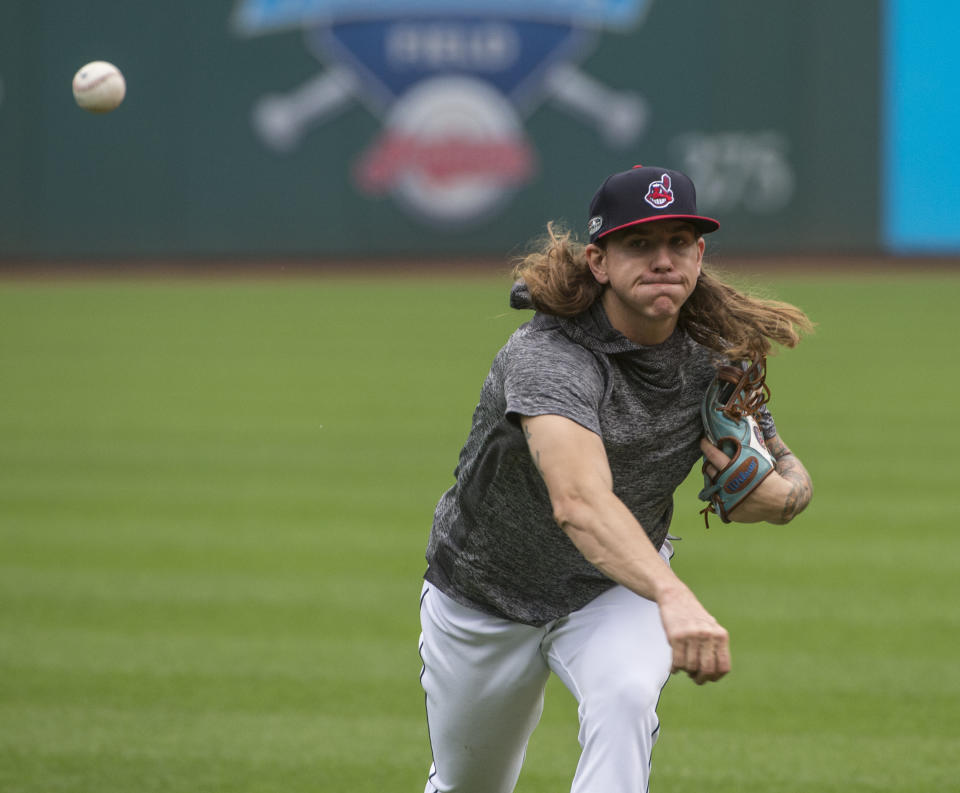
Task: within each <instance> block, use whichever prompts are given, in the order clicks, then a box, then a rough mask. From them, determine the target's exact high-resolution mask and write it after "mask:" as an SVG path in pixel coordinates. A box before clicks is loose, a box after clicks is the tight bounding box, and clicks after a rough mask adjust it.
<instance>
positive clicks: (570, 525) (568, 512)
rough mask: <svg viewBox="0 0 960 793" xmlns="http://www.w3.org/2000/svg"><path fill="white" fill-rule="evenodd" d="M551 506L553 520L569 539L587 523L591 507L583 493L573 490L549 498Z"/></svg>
mask: <svg viewBox="0 0 960 793" xmlns="http://www.w3.org/2000/svg"><path fill="white" fill-rule="evenodd" d="M551 506H552V507H553V519H554V521H555V522H556V524H557V525H558V526H559V527H560V528H561V529H563V531H564V533H566V534H567V535H568V536H570V538H571V539H573V538H574V535H576V534H578V533H580V532H582V531H583V530H584V529H585V527H586V526H587V525H588V524H589V514H590V513H591V511H592V507H591V506H590V505H589V504H588V502H587V500H586V498H585V497H584V495H583V494H581V493H579V492H577V491H575V490H571V491H567V492H564V493H561V494H557V495H556V496H554V497H553V498H551Z"/></svg>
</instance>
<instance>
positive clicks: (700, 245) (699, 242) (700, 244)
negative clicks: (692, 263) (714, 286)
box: [697, 235, 707, 276]
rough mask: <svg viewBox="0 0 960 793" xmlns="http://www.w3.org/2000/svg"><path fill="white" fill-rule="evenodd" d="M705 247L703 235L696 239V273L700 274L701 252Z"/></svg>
mask: <svg viewBox="0 0 960 793" xmlns="http://www.w3.org/2000/svg"><path fill="white" fill-rule="evenodd" d="M706 249H707V241H706V240H705V239H704V238H703V235H701V236H700V238H699V239H698V240H697V251H698V252H697V275H698V276H699V275H700V270H701V269H702V267H703V252H704V251H705V250H706Z"/></svg>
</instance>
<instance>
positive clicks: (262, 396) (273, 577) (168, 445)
mask: <svg viewBox="0 0 960 793" xmlns="http://www.w3.org/2000/svg"><path fill="white" fill-rule="evenodd" d="M769 283H770V284H771V286H772V292H773V293H774V294H776V295H777V296H779V297H781V298H783V299H787V300H790V301H793V302H796V303H798V304H800V305H801V306H803V307H804V308H806V309H807V310H808V311H809V313H810V314H811V315H812V317H813V318H814V320H816V321H817V322H818V323H819V327H818V330H817V333H816V334H815V335H814V336H813V337H811V338H810V339H809V340H807V341H806V342H804V344H802V345H801V347H800V348H798V349H797V350H795V351H788V352H785V353H783V354H782V355H780V356H778V357H776V358H774V359H772V361H771V363H770V367H769V368H770V374H769V381H770V384H771V386H772V388H773V394H774V396H773V401H772V405H771V406H772V409H773V412H774V414H775V416H776V418H777V421H778V424H779V427H780V430H781V433H782V435H783V437H784V439H785V440H786V442H787V443H788V445H790V446H792V447H793V448H794V450H795V451H796V452H797V453H798V454H799V455H800V456H801V457H802V458H803V459H804V461H805V462H806V463H807V465H808V467H809V469H810V470H811V472H812V474H813V477H814V480H815V496H814V503H813V505H812V506H811V508H810V509H809V510H808V512H807V513H805V514H804V515H803V516H802V517H801V518H800V519H798V520H797V521H796V522H795V523H794V524H792V525H790V526H786V527H772V526H765V525H762V526H736V525H729V526H725V525H723V524H721V523H720V522H719V521H714V522H713V526H712V528H711V529H710V530H709V531H708V530H705V529H704V527H703V522H702V519H701V518H700V516H699V515H698V514H697V513H698V510H699V507H700V504H699V502H697V501H696V498H695V494H696V489H697V487H698V485H699V483H698V482H697V481H696V479H695V478H691V479H690V480H689V481H688V482H687V483H686V484H685V485H684V487H683V488H682V490H681V492H680V493H679V494H678V503H677V519H676V521H675V525H674V532H675V533H677V534H680V535H681V536H682V537H683V541H682V542H681V543H679V552H678V555H677V557H676V559H675V569H676V570H677V571H678V572H679V573H680V575H681V576H682V577H683V578H685V579H686V580H687V581H688V582H689V583H690V584H691V586H692V587H693V588H694V590H695V591H696V592H697V593H698V594H699V595H700V597H701V599H702V600H703V601H704V603H705V604H706V605H707V607H708V608H710V609H711V610H713V611H714V613H715V614H716V615H717V617H718V618H719V619H720V620H721V622H723V623H724V624H725V625H726V626H727V627H728V628H729V629H730V631H731V634H732V637H733V639H732V642H733V653H734V671H733V673H732V674H731V675H730V676H729V677H728V678H727V679H726V680H724V681H722V682H721V683H719V684H716V685H712V686H708V687H704V688H698V687H696V686H694V685H693V684H692V683H690V682H689V681H688V680H686V679H680V678H677V679H675V680H674V681H672V683H671V684H670V685H669V686H668V687H667V689H666V691H665V693H664V695H663V699H662V702H661V708H660V713H661V720H662V722H663V730H662V736H661V739H660V743H659V744H658V746H657V749H656V752H655V757H654V777H653V784H652V787H651V790H653V791H654V793H656V791H661V792H662V793H666V791H669V792H670V793H693V792H694V791H704V790H708V791H711V793H774V792H775V791H782V792H783V793H809V791H818V793H825V792H826V791H836V792H837V793H841V792H842V793H853V792H854V791H863V792H864V793H866V792H867V791H869V792H870V793H873V792H874V791H891V792H892V791H897V792H898V793H902V791H911V792H916V791H944V790H949V789H956V786H957V784H958V783H957V780H958V778H960V777H958V775H960V770H958V766H957V757H960V664H958V660H957V651H958V648H960V616H958V614H960V611H958V604H960V575H958V573H957V568H958V566H960V561H958V560H960V530H958V527H957V525H956V523H957V519H956V513H957V497H956V487H957V485H956V481H955V480H956V479H957V473H958V468H960V466H958V464H957V454H958V452H957V449H958V447H960V425H958V422H957V418H956V415H957V410H956V406H957V403H958V396H957V394H958V391H960V366H958V364H960V354H958V350H957V346H958V341H960V340H958V333H957V330H956V328H957V315H958V305H960V277H952V276H950V275H947V274H941V275H935V274H926V275H920V276H913V277H906V276H903V277H892V276H873V277H869V278H859V277H854V276H845V277H840V276H835V277H829V278H827V277H823V278H817V277H805V278H792V279H790V278H786V277H782V276H777V277H773V278H770V279H769ZM507 287H508V279H507V278H506V277H503V278H492V277H483V278H479V277H478V278H475V279H472V280H429V279H426V278H424V279H422V280H400V279H397V280H389V279H380V280H364V281H361V280H357V281H346V280H337V279H313V280H311V279H299V280H294V279H291V280H285V281H273V282H271V281H253V280H248V281H241V280H234V281H230V280H221V281H209V282H201V281H182V282H176V281H167V282H164V281H153V282H143V281H136V280H127V281H120V280H117V281H101V282H75V283H33V282H14V281H8V282H5V283H0V372H2V381H0V790H2V791H4V793H58V792H60V791H71V792H72V791H78V792H82V793H150V792H151V791H165V792H166V791H183V793H206V792H207V791H210V792H211V793H212V792H213V791H218V792H222V793H241V792H242V793H246V792H248V791H249V792H250V793H252V792H253V791H257V792H258V793H259V792H261V791H263V792H267V791H278V792H280V791H282V793H299V792H300V791H304V792H305V791H331V792H333V791H350V793H388V792H389V793H400V791H409V792H410V793H413V792H414V791H416V792H417V793H419V791H420V790H422V789H423V782H424V775H425V772H426V768H427V765H428V763H429V750H428V746H427V738H426V731H425V726H424V723H423V706H422V693H421V691H420V688H419V680H418V675H419V671H420V661H419V657H418V655H417V636H418V632H419V627H418V623H417V601H418V594H419V588H420V580H419V579H420V576H421V574H422V570H423V564H424V563H423V547H424V544H425V542H426V538H427V533H428V531H429V526H430V520H431V514H432V510H433V506H434V504H435V502H436V500H437V498H438V496H439V495H440V493H441V491H442V490H443V489H445V488H446V487H447V486H449V484H450V482H451V480H452V471H453V468H454V466H455V464H456V458H457V453H458V451H459V446H460V443H461V442H462V440H463V438H464V436H465V434H466V431H467V428H468V424H469V420H470V415H471V413H472V410H473V406H474V404H475V402H476V397H477V394H478V393H479V388H480V384H481V382H482V379H483V376H484V375H485V372H486V368H487V366H488V364H489V362H490V360H491V359H492V357H493V355H494V353H495V352H496V350H497V348H498V347H499V346H500V344H501V343H502V342H503V340H504V339H505V338H506V336H507V335H508V333H509V332H510V331H511V330H512V329H513V328H514V327H515V326H516V325H517V324H518V323H519V322H520V321H522V320H523V319H524V318H525V316H526V315H525V314H521V313H519V312H515V311H511V310H510V309H508V308H507V306H506V291H507ZM576 735H577V726H576V708H575V705H574V703H573V700H572V698H571V697H570V696H569V694H567V692H566V691H565V690H563V688H562V687H561V686H559V685H557V684H556V683H551V687H550V691H549V697H548V701H547V709H546V713H545V715H544V719H543V723H542V724H541V727H540V729H539V730H538V731H537V733H536V735H535V737H534V741H533V743H532V744H531V747H530V751H529V755H528V761H527V765H526V768H525V770H524V773H523V776H522V777H521V781H520V785H519V787H518V791H519V793H556V792H557V791H563V790H567V789H568V788H569V781H570V779H571V777H572V774H573V769H574V766H575V763H576V757H577V752H578V747H577V743H576Z"/></svg>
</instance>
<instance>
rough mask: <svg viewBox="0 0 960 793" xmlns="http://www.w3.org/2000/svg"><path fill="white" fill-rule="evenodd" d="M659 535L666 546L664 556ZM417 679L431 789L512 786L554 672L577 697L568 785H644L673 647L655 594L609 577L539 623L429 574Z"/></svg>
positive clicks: (632, 792) (630, 789) (492, 790)
mask: <svg viewBox="0 0 960 793" xmlns="http://www.w3.org/2000/svg"><path fill="white" fill-rule="evenodd" d="M671 552H672V549H671V547H670V543H669V542H667V543H665V544H664V547H663V548H662V549H661V555H663V557H664V558H665V559H667V560H669V557H670V554H671ZM420 622H421V626H422V630H423V632H422V634H421V636H420V655H421V658H422V659H423V672H422V673H421V681H422V683H423V688H424V691H425V692H426V704H427V728H428V730H429V735H430V745H431V749H432V751H433V765H432V766H431V768H430V774H429V778H428V781H427V785H426V788H425V793H511V792H512V791H513V789H514V786H515V785H516V782H517V778H518V777H519V775H520V767H521V765H522V764H523V758H524V752H525V750H526V746H527V742H528V740H529V738H530V735H531V734H532V732H533V729H534V727H536V725H537V723H538V721H539V720H540V715H541V713H542V712H543V696H544V687H545V686H546V683H547V678H548V677H549V675H550V672H551V671H552V672H554V673H556V675H557V676H558V677H559V678H560V679H561V680H562V681H563V683H564V685H565V686H566V687H567V688H568V689H569V690H570V692H571V693H572V694H573V695H574V697H575V698H576V700H577V702H578V703H579V709H578V714H579V719H580V734H579V740H580V746H581V747H582V753H581V755H580V761H579V764H578V766H577V772H576V775H575V777H574V780H573V786H572V788H571V793H644V791H646V790H647V789H648V786H649V777H650V757H651V753H652V751H653V745H654V743H656V740H657V734H658V731H659V726H660V724H659V721H658V719H657V714H656V706H657V702H658V700H659V698H660V692H661V690H662V689H663V687H664V685H666V682H667V680H668V679H669V677H670V666H671V651H670V646H669V644H668V642H667V639H666V635H665V633H664V630H663V625H662V623H661V622H660V612H659V609H658V608H657V605H656V603H654V602H652V601H650V600H646V599H644V598H642V597H639V596H638V595H635V594H634V593H633V592H631V591H630V590H628V589H625V588H624V587H620V586H617V587H614V588H613V589H611V590H609V591H608V592H606V593H605V594H603V595H601V596H600V597H598V598H596V599H595V600H593V601H592V602H591V603H589V604H587V605H586V606H585V607H584V608H582V609H580V610H579V611H575V612H574V613H572V614H570V615H569V616H567V617H564V618H562V619H559V620H556V621H555V622H552V623H550V624H548V625H546V626H544V627H541V628H537V627H532V626H529V625H523V624H521V623H516V622H512V621H510V620H504V619H500V618H498V617H493V616H490V615H488V614H484V613H483V612H480V611H477V610H475V609H471V608H468V607H466V606H462V605H460V604H459V603H456V602H455V601H453V600H451V599H450V598H449V597H447V596H446V595H444V594H443V593H442V592H440V590H438V589H437V588H436V587H434V586H432V585H430V584H426V585H424V587H423V592H422V595H421V600H420Z"/></svg>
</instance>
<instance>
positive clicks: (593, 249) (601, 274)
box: [584, 242, 610, 284]
mask: <svg viewBox="0 0 960 793" xmlns="http://www.w3.org/2000/svg"><path fill="white" fill-rule="evenodd" d="M584 253H585V254H586V256H587V265H588V266H589V267H590V272H592V273H593V277H594V278H596V279H597V282H598V283H601V284H606V283H609V282H610V276H609V275H607V254H606V251H604V249H603V248H601V247H600V246H599V245H594V244H593V243H592V242H591V243H590V244H589V245H587V247H586V248H584Z"/></svg>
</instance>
